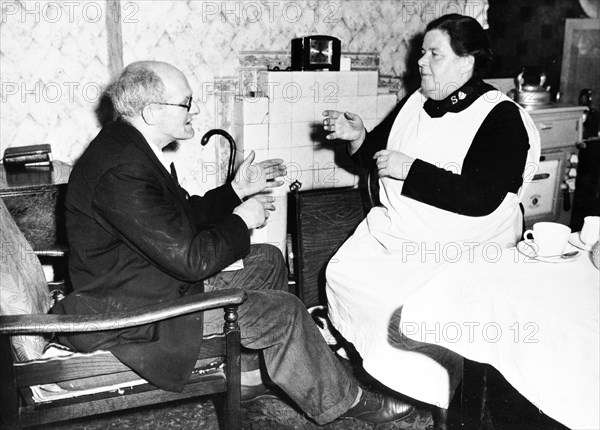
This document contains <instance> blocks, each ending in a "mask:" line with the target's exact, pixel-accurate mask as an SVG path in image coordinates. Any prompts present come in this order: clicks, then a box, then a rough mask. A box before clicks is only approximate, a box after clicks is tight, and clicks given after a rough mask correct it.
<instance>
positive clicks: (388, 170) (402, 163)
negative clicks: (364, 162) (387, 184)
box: [373, 149, 415, 181]
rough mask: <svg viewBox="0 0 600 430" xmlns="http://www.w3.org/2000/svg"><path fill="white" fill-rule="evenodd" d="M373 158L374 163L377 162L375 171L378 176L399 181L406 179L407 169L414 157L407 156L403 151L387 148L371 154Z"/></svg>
mask: <svg viewBox="0 0 600 430" xmlns="http://www.w3.org/2000/svg"><path fill="white" fill-rule="evenodd" d="M373 159H374V160H375V164H377V171H378V173H379V177H380V178H383V177H387V178H393V179H399V180H401V181H403V180H405V179H406V176H407V175H408V171H409V170H410V167H411V166H412V163H413V161H415V159H414V158H412V157H409V156H408V155H406V154H405V153H403V152H400V151H391V150H389V149H384V150H381V151H377V152H376V153H375V155H373Z"/></svg>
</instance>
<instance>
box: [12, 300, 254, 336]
mask: <svg viewBox="0 0 600 430" xmlns="http://www.w3.org/2000/svg"><path fill="white" fill-rule="evenodd" d="M245 301H246V293H245V292H244V291H243V290H238V289H230V290H225V291H211V292H208V293H202V294H195V295H191V296H186V297H182V298H180V299H176V300H171V301H169V302H164V303H158V304H155V305H150V306H144V307H142V308H137V309H130V310H126V311H119V312H110V313H105V314H95V315H45V314H37V315H5V316H0V334H4V335H17V334H33V333H69V332H90V331H100V330H115V329H123V328H127V327H134V326H138V325H143V324H149V323H153V322H156V321H161V320H165V319H168V318H173V317H176V316H180V315H185V314H189V313H193V312H199V311H205V310H208V309H214V308H222V307H226V306H238V305H240V304H242V303H244V302H245Z"/></svg>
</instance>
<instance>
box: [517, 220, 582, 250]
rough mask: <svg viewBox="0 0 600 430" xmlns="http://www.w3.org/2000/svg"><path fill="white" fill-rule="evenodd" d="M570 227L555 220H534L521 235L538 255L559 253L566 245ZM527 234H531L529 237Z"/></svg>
mask: <svg viewBox="0 0 600 430" xmlns="http://www.w3.org/2000/svg"><path fill="white" fill-rule="evenodd" d="M570 234H571V229H570V228H569V227H567V226H566V225H563V224H559V223H556V222H536V223H535V224H534V225H533V229H532V230H527V231H526V232H525V234H524V235H523V236H524V237H525V240H527V241H528V242H529V243H530V244H531V245H532V246H533V247H534V249H535V252H536V254H537V255H539V256H540V257H550V256H556V255H561V254H562V253H563V251H564V250H565V246H567V241H568V240H569V235H570ZM528 236H532V238H531V239H530V238H529V237H528Z"/></svg>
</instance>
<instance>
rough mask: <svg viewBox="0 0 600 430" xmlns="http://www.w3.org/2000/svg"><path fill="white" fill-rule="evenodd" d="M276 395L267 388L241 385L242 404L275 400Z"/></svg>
mask: <svg viewBox="0 0 600 430" xmlns="http://www.w3.org/2000/svg"><path fill="white" fill-rule="evenodd" d="M276 398H277V395H276V394H275V393H274V392H273V391H271V390H270V389H269V387H267V386H265V385H263V384H259V385H242V403H250V402H254V401H255V400H264V399H276Z"/></svg>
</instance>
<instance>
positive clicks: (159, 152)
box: [148, 142, 171, 172]
mask: <svg viewBox="0 0 600 430" xmlns="http://www.w3.org/2000/svg"><path fill="white" fill-rule="evenodd" d="M148 146H150V149H152V152H154V155H156V158H158V161H160V162H161V164H162V165H163V166H165V169H167V172H170V171H171V166H170V165H169V164H167V160H165V155H164V154H163V152H162V149H159V148H158V147H157V146H156V145H152V144H151V143H150V142H148Z"/></svg>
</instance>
